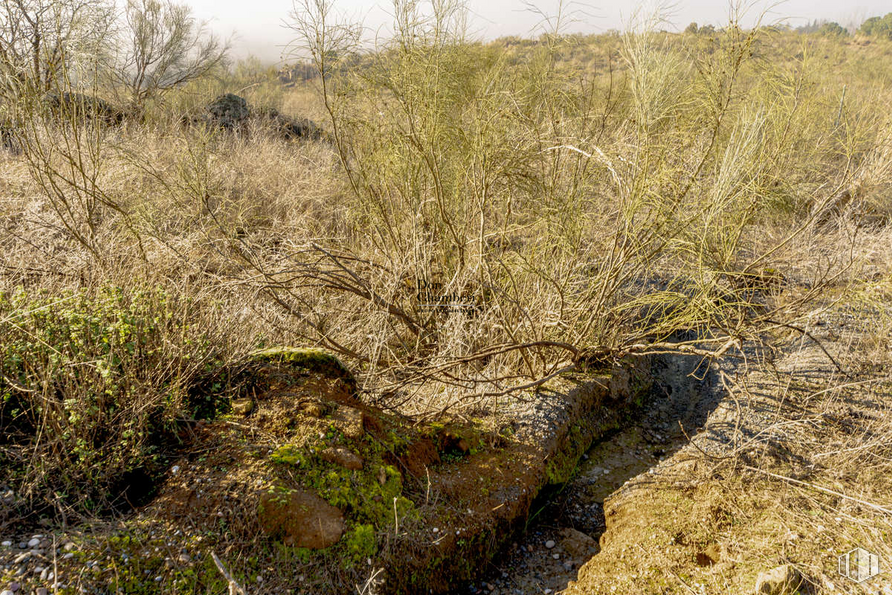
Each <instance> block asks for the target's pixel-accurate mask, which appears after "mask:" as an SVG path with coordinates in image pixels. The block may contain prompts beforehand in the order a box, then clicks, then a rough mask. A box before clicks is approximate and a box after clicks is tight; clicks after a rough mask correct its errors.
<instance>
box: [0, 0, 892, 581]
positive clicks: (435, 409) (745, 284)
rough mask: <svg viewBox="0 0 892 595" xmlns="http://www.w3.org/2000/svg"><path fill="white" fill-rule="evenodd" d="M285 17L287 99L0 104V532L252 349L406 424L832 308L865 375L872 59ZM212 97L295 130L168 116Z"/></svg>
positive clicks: (59, 501) (255, 78) (777, 329)
mask: <svg viewBox="0 0 892 595" xmlns="http://www.w3.org/2000/svg"><path fill="white" fill-rule="evenodd" d="M407 6H409V5H407ZM311 8H312V7H311ZM300 15H302V16H300ZM300 15H299V16H298V18H296V20H295V23H294V24H295V28H296V35H298V37H299V41H298V45H299V46H301V47H303V49H305V50H307V55H308V56H314V57H315V62H314V66H315V67H316V68H317V69H318V70H319V71H320V72H321V76H319V77H316V78H314V79H312V80H309V81H301V82H299V83H297V84H295V85H294V86H289V87H285V86H283V85H282V84H281V83H280V82H279V81H278V80H277V79H276V76H275V72H273V71H271V70H269V69H265V68H263V67H261V66H260V65H258V64H256V63H252V62H250V61H247V62H244V63H241V64H240V65H239V66H238V67H235V68H232V69H230V70H228V71H226V72H222V71H221V72H219V73H218V76H216V77H208V78H205V79H201V80H198V81H195V82H193V83H190V85H188V86H186V87H183V88H180V89H178V90H176V91H175V92H173V93H172V94H170V95H168V96H166V98H165V100H164V101H163V102H161V101H159V102H157V103H153V104H150V105H149V106H148V107H147V110H146V113H145V115H144V117H142V118H140V119H125V120H124V122H123V123H122V124H121V125H119V126H109V125H106V124H105V123H103V122H102V121H101V119H100V118H97V117H95V114H94V115H93V117H91V115H90V113H89V111H88V110H84V109H81V110H76V109H70V110H67V111H65V110H62V113H59V112H58V111H56V112H55V113H51V112H50V111H49V110H47V108H46V106H45V102H43V101H42V100H41V98H42V95H40V94H37V93H35V92H33V90H32V91H28V89H27V88H26V87H22V88H21V89H19V91H21V92H22V93H23V94H22V95H21V96H19V97H16V101H9V100H7V101H5V103H4V105H3V110H4V111H3V117H4V121H5V122H6V123H7V124H6V126H7V128H6V129H8V130H10V131H11V132H10V135H9V137H8V138H9V139H11V140H10V141H9V150H5V151H4V152H3V153H2V154H0V246H2V250H0V486H4V487H6V488H7V489H8V490H10V491H11V493H13V494H14V505H13V504H10V505H8V506H5V507H4V508H3V509H0V510H2V513H0V526H3V527H10V526H14V525H16V524H19V523H32V524H33V523H36V522H38V521H39V520H41V519H43V520H44V521H45V522H48V523H78V522H82V521H84V520H89V519H91V518H97V517H101V518H108V516H109V515H114V514H120V513H122V512H123V511H124V510H125V509H127V508H128V506H127V505H126V502H124V500H125V499H126V495H127V494H128V489H130V486H131V485H132V484H133V483H135V482H137V481H138V480H139V478H145V477H148V478H150V479H151V478H152V477H155V476H157V475H159V474H162V473H164V472H165V470H166V469H167V468H168V467H169V465H170V463H171V456H173V455H172V453H174V452H175V451H176V449H177V448H178V445H179V440H180V438H179V437H178V436H179V432H180V430H181V429H182V428H183V427H184V424H185V425H188V424H193V423H195V421H196V420H197V419H213V418H215V417H216V416H218V415H219V414H221V413H226V412H227V411H229V407H230V401H231V399H232V398H235V397H239V396H242V395H241V393H240V392H239V391H240V390H242V388H243V387H241V386H239V385H238V383H237V382H235V381H233V370H236V369H238V368H239V366H241V365H242V364H243V363H244V362H245V361H246V360H247V359H249V356H250V354H251V353H253V352H255V351H256V350H258V349H263V348H268V347H273V346H278V345H299V346H308V347H320V348H324V349H326V350H328V351H329V352H331V353H334V354H336V355H337V356H338V357H339V358H340V359H341V361H343V362H344V364H346V366H347V367H348V368H350V369H351V370H352V371H354V373H355V374H356V377H357V379H358V383H359V384H358V388H359V390H360V393H361V394H362V398H363V400H364V401H366V402H368V403H372V404H374V405H376V406H379V407H382V408H384V409H386V410H390V411H392V412H398V413H399V414H400V415H407V416H411V417H412V418H413V419H425V420H429V419H436V418H437V416H442V415H444V414H445V413H448V414H450V415H467V416H470V415H473V412H474V411H475V410H478V409H480V408H483V407H487V406H490V405H492V404H497V403H499V402H500V401H501V402H504V401H505V400H510V399H512V398H514V396H515V395H516V394H517V393H518V392H519V391H521V390H530V389H533V388H535V387H536V386H539V385H540V384H542V383H544V382H546V381H547V380H548V379H550V378H552V377H553V376H554V375H556V374H558V373H560V372H562V371H567V370H579V369H584V368H599V367H603V366H609V365H612V364H614V363H615V362H617V361H619V360H621V359H622V358H623V357H628V356H632V357H634V356H635V355H636V354H642V353H647V352H652V351H666V350H681V351H686V352H687V353H699V354H702V355H703V356H704V357H722V356H725V355H729V354H732V353H737V354H740V353H746V352H748V351H747V350H752V349H755V350H757V351H758V352H759V353H762V354H771V353H774V352H778V353H779V352H781V351H782V350H783V349H784V348H785V347H784V346H785V345H787V344H788V343H787V342H788V341H790V339H791V336H792V337H798V339H799V340H803V341H805V340H809V341H814V340H815V336H814V334H815V333H813V332H812V331H810V330H809V329H810V328H811V327H810V326H809V324H810V322H809V321H811V320H813V319H814V317H815V312H819V311H824V310H838V309H845V308H846V307H851V308H854V309H855V312H856V314H854V316H861V314H858V313H857V312H861V311H862V310H865V309H866V310H869V311H870V320H872V321H873V323H872V324H871V325H869V326H867V327H865V328H862V329H861V330H860V331H859V332H858V333H857V336H853V337H852V338H851V340H850V342H849V343H848V344H847V345H846V349H847V351H846V353H845V354H844V355H845V357H843V355H840V354H839V353H837V352H833V353H835V354H836V355H835V356H834V358H833V359H834V361H836V363H837V364H839V365H840V366H844V367H845V370H846V374H857V375H858V380H855V381H854V382H858V381H868V380H869V381H870V382H876V381H877V379H882V378H886V379H888V374H889V371H890V368H889V366H890V365H892V356H890V349H892V345H890V341H892V323H890V320H892V317H890V314H889V312H890V310H889V308H890V303H892V299H890V291H892V290H890V287H892V285H890V284H892V276H890V275H892V272H890V263H889V260H888V257H887V255H888V252H889V247H890V245H892V242H890V239H892V232H890V231H889V224H890V220H892V195H890V183H892V81H890V79H889V77H890V74H889V70H888V64H889V61H890V58H892V42H890V41H888V40H884V39H881V38H878V37H865V36H855V37H840V36H828V35H821V34H809V35H802V34H797V33H794V32H790V31H784V30H777V29H773V28H770V27H757V28H754V29H744V28H741V27H740V26H738V24H737V23H734V22H732V23H730V24H729V25H728V26H727V27H725V28H722V29H720V30H717V31H709V32H705V33H704V32H701V33H693V32H687V33H683V34H674V33H665V32H658V31H656V30H655V27H649V26H648V24H647V23H642V24H641V26H640V27H638V28H636V29H633V30H631V31H630V32H628V33H624V34H606V35H600V36H578V35H576V36H565V35H560V34H558V33H551V34H544V35H542V36H541V37H539V38H537V39H534V40H529V39H501V40H497V41H494V42H488V43H481V42H476V41H473V40H468V39H467V38H466V37H465V35H464V33H463V29H462V23H463V18H464V14H463V13H462V12H461V11H460V10H458V9H457V7H451V6H446V5H445V4H444V5H443V6H442V10H440V11H439V12H436V13H435V14H434V15H433V16H427V17H422V16H421V15H419V14H414V13H412V11H411V10H408V8H407V12H405V13H404V14H401V15H400V20H398V23H397V29H396V34H395V36H394V38H393V39H390V40H386V41H383V42H382V43H381V44H379V45H378V46H377V47H376V49H375V51H366V50H362V49H361V48H360V47H359V46H358V45H357V43H356V39H355V37H354V36H353V35H352V33H353V30H352V29H351V28H350V27H349V26H348V24H345V23H339V22H334V20H333V19H335V15H334V14H333V13H325V11H324V10H323V11H322V12H315V13H314V12H313V11H309V12H304V13H300ZM323 17H324V18H323ZM321 32H325V33H326V34H325V35H319V34H317V33H321ZM63 90H65V89H63ZM67 90H77V91H79V92H85V93H90V94H92V95H96V96H101V97H108V98H112V97H114V89H113V88H107V87H103V86H101V85H99V84H98V83H97V84H96V85H94V86H90V87H88V88H77V89H67ZM225 92H234V93H240V94H242V95H243V96H244V97H245V98H246V99H247V101H248V104H249V105H251V106H252V107H254V108H256V109H260V108H265V109H275V110H278V111H279V112H281V113H284V114H287V115H289V116H291V117H294V118H308V119H310V120H312V121H314V122H316V123H317V124H318V125H319V126H320V127H321V128H322V130H323V131H324V133H323V134H322V135H321V137H320V138H316V139H301V140H288V139H283V138H282V137H281V135H280V134H279V133H278V131H277V130H276V129H275V128H274V127H271V126H270V125H269V124H268V122H265V121H263V120H262V119H256V120H251V121H248V122H246V123H244V124H243V125H240V126H239V127H237V129H236V130H225V129H219V128H215V127H213V126H206V125H204V124H196V123H194V122H193V123H189V118H185V121H184V118H183V116H184V114H185V115H188V116H195V115H200V114H201V110H202V107H203V106H204V105H206V104H207V103H208V102H209V101H210V100H212V99H214V97H216V96H217V95H219V94H221V93H225ZM4 138H7V137H6V136H4ZM446 306H448V307H446ZM865 316H866V315H865ZM691 336H696V339H695V340H690V341H683V340H682V341H681V342H679V337H691ZM828 355H829V354H828ZM828 382H831V384H832V383H837V384H842V383H843V382H853V381H852V380H844V377H838V378H834V379H833V380H832V381H828ZM825 388H826V389H827V390H831V389H833V386H831V385H828V386H826V387H825ZM815 390H823V389H821V388H818V389H815ZM833 390H836V389H833ZM840 390H841V389H840ZM833 394H834V395H835V394H836V393H833ZM877 398H878V397H877ZM883 398H884V399H885V398H886V397H883ZM881 401H882V403H881V404H880V405H878V407H879V413H876V412H875V411H874V413H871V415H880V416H881V418H882V419H880V420H879V421H877V422H876V423H877V424H880V425H882V424H887V425H884V426H882V427H885V428H888V415H889V409H888V401H883V400H882V399H881ZM852 406H853V407H854V406H855V405H852ZM871 407H873V405H871ZM807 411H808V410H807V408H806V410H805V413H802V412H800V413H802V414H803V415H806V413H807ZM809 415H810V414H809ZM859 427H860V426H859ZM850 431H851V432H852V436H854V434H856V433H857V432H859V431H860V430H859V429H858V427H853V428H852V429H851V430H850ZM850 438H851V439H852V440H854V437H850ZM840 440H842V438H840ZM806 442H807V441H806ZM844 442H845V440H844ZM843 451H845V452H855V451H857V452H858V453H859V454H858V455H857V458H858V461H859V464H860V465H861V466H860V467H859V469H860V471H859V473H858V474H857V476H856V480H853V481H854V483H851V484H846V490H858V489H860V488H863V489H864V493H865V494H868V495H867V496H865V498H868V497H869V499H870V500H871V501H881V500H884V499H885V502H889V496H890V494H888V493H886V492H882V491H880V492H873V491H871V490H870V486H869V485H868V484H870V482H871V481H873V480H872V479H871V477H872V475H871V471H870V470H871V469H874V471H876V470H878V469H885V467H884V466H883V465H885V463H884V462H883V461H887V460H888V456H889V453H888V444H884V443H883V442H882V441H878V440H876V439H875V437H870V436H866V435H865V437H864V442H863V443H861V444H855V445H853V444H849V443H848V442H846V446H845V447H844V448H843V449H842V450H841V451H840V452H843ZM828 456H829V455H828ZM853 456H854V455H853ZM829 460H836V459H833V458H831V459H829ZM839 464H842V462H840V463H839ZM874 466H876V467H874ZM704 481H706V480H704ZM727 481H730V480H727ZM723 485H724V484H723ZM877 485H879V484H877ZM704 489H706V488H704ZM727 489H731V488H727ZM760 489H761V488H760ZM765 489H766V490H768V489H771V487H770V485H767V486H766V487H765ZM878 489H879V488H878ZM764 495H765V493H762V492H760V493H757V494H755V495H753V496H752V497H753V502H755V501H757V500H759V498H761V497H762V496H764ZM748 497H749V496H748ZM741 506H743V504H741ZM747 506H750V505H749V504H747ZM752 506H756V504H752ZM379 529H380V528H379ZM766 547H767V546H766ZM766 557H771V556H766ZM206 570H207V571H208V572H209V573H211V574H213V573H215V570H214V569H213V568H212V567H209V568H208V569H206ZM190 580H191V579H190ZM190 584H193V585H196V586H195V589H196V592H205V591H201V589H202V588H206V589H211V587H210V586H208V584H205V583H203V582H202V581H201V580H199V581H198V582H193V583H190ZM716 584H718V583H716ZM217 586H219V585H217ZM676 587H677V585H676ZM679 588H680V587H679ZM207 592H212V589H211V591H207ZM679 592H681V591H679Z"/></svg>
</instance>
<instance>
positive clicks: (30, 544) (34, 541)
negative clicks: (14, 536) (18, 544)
mask: <svg viewBox="0 0 892 595" xmlns="http://www.w3.org/2000/svg"><path fill="white" fill-rule="evenodd" d="M38 545H40V540H39V539H38V538H36V537H32V538H31V541H29V542H28V547H37V546H38Z"/></svg>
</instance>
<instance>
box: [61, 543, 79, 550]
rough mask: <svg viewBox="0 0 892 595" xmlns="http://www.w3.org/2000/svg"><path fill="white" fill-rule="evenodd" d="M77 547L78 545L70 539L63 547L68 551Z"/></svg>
mask: <svg viewBox="0 0 892 595" xmlns="http://www.w3.org/2000/svg"><path fill="white" fill-rule="evenodd" d="M76 547H77V546H76V545H75V544H74V542H73V541H69V542H68V543H66V544H65V546H64V547H63V548H62V549H64V550H65V551H66V552H68V551H71V550H73V549H74V548H76Z"/></svg>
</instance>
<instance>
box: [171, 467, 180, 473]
mask: <svg viewBox="0 0 892 595" xmlns="http://www.w3.org/2000/svg"><path fill="white" fill-rule="evenodd" d="M170 472H171V473H173V474H174V475H176V474H177V473H179V472H180V466H179V465H174V466H173V467H171V468H170Z"/></svg>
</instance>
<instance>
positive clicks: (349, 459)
mask: <svg viewBox="0 0 892 595" xmlns="http://www.w3.org/2000/svg"><path fill="white" fill-rule="evenodd" d="M319 456H320V457H322V460H323V461H328V462H329V463H332V464H334V465H340V466H341V467H343V468H345V469H350V470H352V471H359V470H361V469H362V457H360V456H359V455H358V454H355V453H352V452H350V451H349V450H347V449H346V448H340V447H338V448H326V449H325V450H323V451H322V453H321V454H320V455H319Z"/></svg>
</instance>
